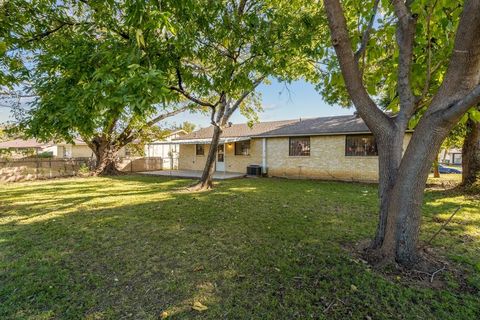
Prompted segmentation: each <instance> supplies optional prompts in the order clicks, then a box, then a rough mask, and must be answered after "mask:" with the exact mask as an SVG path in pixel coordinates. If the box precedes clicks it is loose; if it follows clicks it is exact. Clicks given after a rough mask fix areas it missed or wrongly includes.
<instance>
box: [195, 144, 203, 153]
mask: <svg viewBox="0 0 480 320" xmlns="http://www.w3.org/2000/svg"><path fill="white" fill-rule="evenodd" d="M195 154H196V155H197V156H203V155H205V145H204V144H196V145H195Z"/></svg>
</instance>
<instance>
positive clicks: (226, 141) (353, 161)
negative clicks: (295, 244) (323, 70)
mask: <svg viewBox="0 0 480 320" xmlns="http://www.w3.org/2000/svg"><path fill="white" fill-rule="evenodd" d="M212 134H213V127H208V128H204V129H200V130H198V131H195V132H192V133H190V134H186V135H183V136H182V137H180V138H176V139H173V140H172V141H171V142H163V144H178V145H180V150H179V166H178V168H179V169H180V170H203V168H204V165H205V160H206V158H207V155H208V151H209V147H210V140H211V137H212ZM409 139H410V134H407V135H406V137H405V141H404V149H405V147H406V145H407V144H408V141H409ZM249 165H260V166H262V172H263V173H264V174H267V175H269V176H276V177H292V178H294V177H295V178H316V179H331V180H349V181H377V180H378V156H377V147H376V143H375V139H374V138H373V136H372V134H371V132H370V130H369V129H368V127H367V126H366V125H365V123H364V122H363V120H362V119H361V118H359V117H358V116H356V115H350V116H334V117H322V118H312V119H296V120H285V121H273V122H260V123H256V124H254V125H253V126H252V127H250V126H248V125H247V124H232V125H229V126H228V127H227V128H225V129H224V131H223V134H222V136H221V138H220V145H219V147H218V153H217V157H216V161H215V169H216V171H221V172H242V173H245V172H246V168H247V166H249Z"/></svg>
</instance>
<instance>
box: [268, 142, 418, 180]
mask: <svg viewBox="0 0 480 320" xmlns="http://www.w3.org/2000/svg"><path fill="white" fill-rule="evenodd" d="M409 140H410V135H408V136H407V137H406V138H405V141H404V146H405V147H406V145H407V144H408V141H409ZM288 144H289V139H288V137H285V138H270V139H267V164H268V175H270V176H276V177H289V178H314V179H326V180H346V181H364V182H375V181H377V180H378V157H376V156H366V157H359V156H345V136H344V135H338V136H316V137H310V156H306V157H290V156H289V155H288V146H289V145H288Z"/></svg>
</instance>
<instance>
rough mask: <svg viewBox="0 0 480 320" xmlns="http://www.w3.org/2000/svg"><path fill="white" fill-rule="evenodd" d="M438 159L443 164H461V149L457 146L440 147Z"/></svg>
mask: <svg viewBox="0 0 480 320" xmlns="http://www.w3.org/2000/svg"><path fill="white" fill-rule="evenodd" d="M438 159H439V160H440V162H441V163H445V164H454V165H461V164H462V150H461V149H457V148H452V149H442V150H440V154H439V155H438Z"/></svg>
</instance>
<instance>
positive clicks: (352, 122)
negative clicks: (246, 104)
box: [174, 115, 370, 140]
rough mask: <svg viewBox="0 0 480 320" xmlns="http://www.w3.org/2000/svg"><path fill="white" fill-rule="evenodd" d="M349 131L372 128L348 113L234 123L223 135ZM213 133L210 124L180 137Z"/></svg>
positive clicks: (262, 135) (362, 130)
mask: <svg viewBox="0 0 480 320" xmlns="http://www.w3.org/2000/svg"><path fill="white" fill-rule="evenodd" d="M347 133H370V130H369V129H368V127H367V125H366V124H365V122H363V120H362V119H361V118H360V117H358V116H356V115H348V116H333V117H320V118H308V119H294V120H283V121H270V122H259V123H255V124H254V125H253V126H252V127H249V126H248V124H246V123H242V124H233V125H231V126H230V127H227V128H225V129H224V130H223V133H222V137H223V138H230V137H282V136H298V135H309V136H312V135H329V134H331V135H335V134H347ZM212 135H213V126H210V127H208V128H203V129H200V130H197V131H194V132H191V133H189V134H187V135H184V136H182V137H181V138H180V139H181V140H188V139H205V138H211V137H212ZM174 140H175V139H174Z"/></svg>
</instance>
